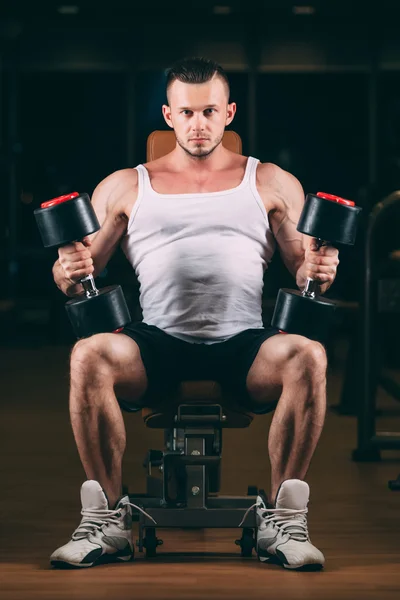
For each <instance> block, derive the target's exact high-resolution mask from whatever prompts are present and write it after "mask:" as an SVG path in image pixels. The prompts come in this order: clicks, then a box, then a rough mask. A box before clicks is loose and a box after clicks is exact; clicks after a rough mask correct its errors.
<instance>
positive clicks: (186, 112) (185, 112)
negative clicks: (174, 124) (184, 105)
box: [182, 110, 192, 115]
mask: <svg viewBox="0 0 400 600" xmlns="http://www.w3.org/2000/svg"><path fill="white" fill-rule="evenodd" d="M182 112H183V114H184V115H190V114H191V113H192V111H191V110H183V111H182Z"/></svg>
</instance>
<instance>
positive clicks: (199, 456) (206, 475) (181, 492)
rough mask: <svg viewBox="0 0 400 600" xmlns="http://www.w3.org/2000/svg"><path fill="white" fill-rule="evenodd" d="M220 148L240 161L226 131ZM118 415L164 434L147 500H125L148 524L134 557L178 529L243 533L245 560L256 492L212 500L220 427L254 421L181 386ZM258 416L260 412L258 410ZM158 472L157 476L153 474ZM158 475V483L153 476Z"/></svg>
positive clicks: (171, 141)
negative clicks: (160, 534) (161, 531)
mask: <svg viewBox="0 0 400 600" xmlns="http://www.w3.org/2000/svg"><path fill="white" fill-rule="evenodd" d="M223 144H224V146H226V147H227V148H229V149H230V150H232V151H233V152H237V153H241V151H242V142H241V139H240V137H239V136H238V134H237V133H235V132H234V131H226V132H225V134H224V138H223ZM174 147H175V136H174V133H173V131H154V132H153V133H152V134H151V135H150V136H149V137H148V140H147V160H154V159H156V158H159V157H160V156H163V155H165V154H167V153H168V152H170V151H171V150H173V148H174ZM121 407H122V408H123V409H124V410H126V411H128V412H137V411H140V410H141V411H142V416H143V419H144V422H145V424H146V425H147V427H151V428H157V429H164V443H165V448H164V450H149V451H148V453H147V456H146V459H145V462H144V466H145V467H146V468H147V480H146V493H144V494H135V493H129V491H128V489H127V488H126V487H124V493H128V495H129V498H130V500H131V502H133V503H134V504H137V505H138V506H140V507H142V508H143V509H144V510H145V511H146V512H147V513H148V514H149V515H150V516H151V517H152V518H153V519H154V520H155V521H156V524H157V525H155V523H154V522H153V521H152V520H151V519H149V518H148V517H147V516H145V515H143V514H142V513H140V514H139V515H135V516H134V519H136V520H139V540H138V541H137V546H138V548H139V551H140V552H143V551H144V552H145V556H146V557H147V558H150V557H154V556H155V555H156V551H157V546H159V545H161V544H162V543H163V542H162V540H160V539H158V538H157V535H156V526H158V527H178V528H186V527H187V528H211V527H218V528H220V527H225V528H235V527H239V525H240V527H241V528H242V536H241V538H240V539H238V540H235V543H236V544H237V545H239V546H240V550H241V556H251V555H252V551H253V548H254V547H255V540H256V532H257V526H256V520H255V513H254V511H250V512H249V514H248V515H247V517H246V519H245V520H244V521H243V523H241V521H242V519H243V517H244V513H245V511H246V510H247V509H248V508H249V506H251V505H252V504H254V503H255V501H256V496H257V494H258V493H259V492H261V493H263V490H258V489H257V487H256V486H249V487H248V495H247V496H243V497H242V496H219V495H218V492H219V490H220V477H221V452H222V432H223V429H224V428H225V427H231V428H232V427H233V428H242V427H249V425H250V424H251V422H252V420H253V417H254V413H251V412H248V411H245V410H243V408H241V407H240V406H238V405H237V400H235V399H234V398H233V397H230V396H228V395H227V394H225V393H224V394H223V392H222V389H221V386H220V385H219V384H218V383H217V382H215V381H182V382H181V384H180V386H179V388H178V390H177V391H176V392H174V393H171V394H170V396H169V397H168V398H164V399H163V401H162V406H161V405H160V406H155V407H153V408H134V407H131V406H129V407H127V406H124V403H123V402H121ZM260 414H262V409H261V408H260ZM153 468H157V470H158V472H159V476H158V477H156V476H154V474H153V471H152V469H153ZM160 474H161V476H160Z"/></svg>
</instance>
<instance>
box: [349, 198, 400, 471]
mask: <svg viewBox="0 0 400 600" xmlns="http://www.w3.org/2000/svg"><path fill="white" fill-rule="evenodd" d="M399 211H400V191H397V192H393V193H392V194H390V195H389V196H387V197H386V198H384V199H383V200H382V201H381V202H378V203H377V204H376V205H375V206H374V208H373V210H372V211H371V213H370V215H369V219H368V225H367V231H366V239H365V273H364V282H363V283H364V289H363V300H362V324H363V325H362V350H361V352H362V367H361V377H360V390H359V391H360V393H359V401H358V415H357V431H358V436H357V448H356V449H355V450H354V452H353V459H354V460H356V461H368V460H378V459H379V456H380V454H379V448H382V449H384V448H387V445H388V441H387V440H385V438H383V437H382V434H381V433H380V432H378V435H377V433H376V396H377V388H378V384H379V370H380V364H379V357H378V332H377V328H378V319H377V315H378V259H377V256H376V254H377V240H378V232H379V233H380V232H381V231H382V226H384V224H385V223H387V222H388V221H390V219H393V218H394V216H395V215H396V213H397V214H398V213H399ZM381 442H382V443H381ZM390 444H391V446H390V447H391V448H394V447H396V448H400V435H399V440H398V441H396V440H395V439H394V436H393V435H392V437H391V440H390Z"/></svg>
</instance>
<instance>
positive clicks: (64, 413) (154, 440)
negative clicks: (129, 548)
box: [0, 347, 400, 600]
mask: <svg viewBox="0 0 400 600" xmlns="http://www.w3.org/2000/svg"><path fill="white" fill-rule="evenodd" d="M67 361H68V349H67V348H62V347H56V348H49V347H46V348H39V349H35V348H31V349H29V348H25V349H17V348H12V349H7V348H3V349H0V374H1V415H0V427H1V432H0V433H1V459H2V460H1V461H0V469H1V493H0V514H1V521H0V528H1V529H0V560H1V564H0V598H1V599H2V600H11V599H12V600H15V599H17V598H18V599H20V598H21V599H23V600H33V599H37V600H39V599H40V600H42V599H51V600H52V599H58V598H65V599H66V600H67V599H68V600H71V599H72V598H74V599H80V598H93V599H96V600H99V599H102V598H106V597H107V598H118V599H120V600H123V599H128V598H129V599H130V598H134V599H138V600H142V599H150V598H151V599H155V598H165V599H171V600H172V599H185V600H186V599H199V600H200V599H202V600H203V599H204V598H209V599H214V598H227V599H228V598H229V599H246V598H249V599H251V600H254V599H258V598H260V599H261V598H263V599H265V598H278V599H280V598H283V599H286V598H287V599H300V598H301V599H318V600H321V599H324V600H330V599H333V598H338V599H339V598H340V599H347V598H349V599H350V598H351V599H360V600H361V599H362V600H368V599H370V598H374V599H379V600H385V599H389V598H391V599H392V598H393V599H395V598H397V599H398V598H400V492H398V493H396V492H391V491H390V490H389V489H388V487H387V481H388V480H389V479H393V478H394V477H395V476H397V474H398V472H399V471H400V453H395V452H393V453H384V454H383V460H382V461H381V462H380V463H368V464H361V463H355V462H352V460H351V451H352V449H353V448H354V447H355V444H356V420H355V418H353V417H343V416H340V417H339V416H337V415H336V414H334V413H333V412H329V413H328V417H327V421H326V426H325V429H324V432H323V435H322V438H321V441H320V444H319V446H318V449H317V452H316V454H315V457H314V460H313V463H312V466H311V469H310V472H309V475H308V478H307V480H308V482H309V484H310V488H311V500H310V505H309V529H310V534H311V539H312V541H313V542H314V543H315V545H316V546H318V547H319V548H320V549H321V550H322V551H323V552H324V554H325V556H326V568H325V570H324V571H322V572H317V573H296V572H288V571H285V570H283V569H282V568H281V567H278V566H269V565H265V564H262V563H260V562H258V561H257V559H256V558H255V557H253V558H250V559H248V558H246V559H245V558H241V557H240V555H239V549H238V547H237V546H235V544H234V540H235V539H237V538H238V537H239V531H240V530H231V529H229V530H224V529H208V530H191V531H183V530H171V529H168V530H167V529H164V530H157V533H158V534H159V535H160V537H162V539H163V540H164V545H163V546H162V547H161V548H159V555H158V557H157V558H156V559H151V560H145V559H144V556H143V554H140V553H137V555H136V556H137V558H136V560H135V561H134V562H132V563H129V564H118V565H108V566H101V567H96V568H94V569H87V570H82V571H81V570H79V571H77V570H72V571H56V570H53V569H51V568H50V567H49V562H48V557H49V555H50V554H51V552H52V551H53V550H54V549H55V548H56V547H58V546H59V545H61V544H62V543H65V542H66V541H67V540H68V539H69V537H70V535H71V533H72V531H73V529H74V528H75V527H76V526H77V524H78V522H79V517H80V515H79V511H80V500H79V489H80V485H81V483H82V481H83V479H84V474H83V472H82V469H81V466H80V462H79V458H78V455H77V452H76V449H75V446H74V442H73V437H72V432H71V429H70V425H69V418H68V402H67V401H68V364H67ZM341 383H342V379H341V368H340V363H339V365H338V366H337V367H336V369H334V370H331V372H330V374H329V382H328V391H329V403H330V404H331V405H333V404H336V403H337V401H338V398H339V393H340V387H341ZM380 403H382V406H385V407H386V406H387V407H388V408H391V409H392V410H391V411H390V413H391V414H390V417H389V416H387V417H383V418H381V419H380V420H379V423H378V425H379V428H380V429H389V430H392V431H399V429H400V405H399V404H396V403H395V402H394V401H391V400H390V399H388V398H385V397H384V395H383V393H382V396H381V397H380ZM393 414H394V416H393ZM270 419H271V417H270V416H262V417H257V419H256V420H255V421H254V422H253V424H252V425H251V427H250V428H249V429H246V430H231V431H229V430H226V431H225V432H224V448H223V469H222V488H221V494H240V495H242V494H243V495H245V494H246V490H247V485H248V484H251V485H258V486H259V487H267V488H268V487H269V484H268V482H269V462H268V457H267V432H268V426H269V423H270ZM125 421H126V425H127V431H128V448H127V453H126V457H125V463H124V479H125V482H126V483H127V484H128V485H129V488H130V490H134V491H137V492H141V491H144V485H145V473H144V469H143V468H142V461H143V457H144V454H145V451H146V450H147V449H148V448H150V447H151V448H161V447H162V441H163V439H162V432H161V431H151V430H148V429H146V428H145V427H144V425H143V423H142V421H141V417H140V415H125ZM179 553H181V554H179ZM185 553H195V554H194V555H193V554H186V555H185ZM201 553H215V554H211V555H207V554H203V555H202V554H201Z"/></svg>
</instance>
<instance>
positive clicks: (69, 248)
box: [58, 242, 85, 256]
mask: <svg viewBox="0 0 400 600" xmlns="http://www.w3.org/2000/svg"><path fill="white" fill-rule="evenodd" d="M82 250H85V246H84V245H83V244H82V243H81V242H71V244H66V245H65V246H62V247H61V248H59V249H58V255H59V256H60V255H63V254H74V253H75V252H80V251H82Z"/></svg>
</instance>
